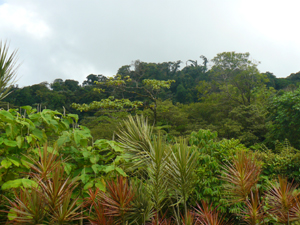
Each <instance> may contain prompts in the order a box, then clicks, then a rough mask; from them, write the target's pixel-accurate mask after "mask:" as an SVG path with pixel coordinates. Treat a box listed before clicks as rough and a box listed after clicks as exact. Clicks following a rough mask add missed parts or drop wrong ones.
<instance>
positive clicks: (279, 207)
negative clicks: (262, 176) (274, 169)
mask: <svg viewBox="0 0 300 225" xmlns="http://www.w3.org/2000/svg"><path fill="white" fill-rule="evenodd" d="M297 187H298V185H295V184H293V183H289V182H288V181H287V178H282V177H281V176H279V177H278V181H276V182H275V183H273V184H271V186H270V189H269V191H268V192H267V194H266V197H267V199H268V206H269V210H268V212H269V214H271V215H272V216H274V217H275V218H276V219H277V220H278V221H279V222H280V223H284V224H289V223H290V222H292V221H295V220H298V219H299V214H298V212H297V210H296V209H297V205H298V201H299V193H297V192H296V188H297Z"/></svg>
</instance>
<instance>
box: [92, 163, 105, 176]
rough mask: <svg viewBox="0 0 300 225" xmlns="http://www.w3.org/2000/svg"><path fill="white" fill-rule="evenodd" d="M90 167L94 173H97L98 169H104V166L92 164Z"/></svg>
mask: <svg viewBox="0 0 300 225" xmlns="http://www.w3.org/2000/svg"><path fill="white" fill-rule="evenodd" d="M92 169H93V170H94V172H95V174H98V173H99V172H100V171H103V170H104V169H105V166H103V165H98V164H94V165H92Z"/></svg>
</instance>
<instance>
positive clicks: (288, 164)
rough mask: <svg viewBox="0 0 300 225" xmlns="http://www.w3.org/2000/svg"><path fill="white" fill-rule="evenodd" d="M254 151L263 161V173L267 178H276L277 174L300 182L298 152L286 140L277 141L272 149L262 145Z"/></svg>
mask: <svg viewBox="0 0 300 225" xmlns="http://www.w3.org/2000/svg"><path fill="white" fill-rule="evenodd" d="M256 151H257V154H258V157H259V159H260V160H261V161H262V162H263V175H264V176H265V177H266V178H267V179H268V180H273V179H276V178H277V176H278V174H279V175H282V176H284V177H287V178H289V179H290V180H295V181H296V182H297V183H298V182H300V179H299V175H300V171H299V168H300V152H299V150H297V149H295V148H293V147H291V145H290V143H289V142H288V141H287V140H285V141H284V142H283V143H280V142H277V143H276V145H275V149H274V150H272V149H268V148H266V147H263V146H262V147H261V148H259V149H257V150H256Z"/></svg>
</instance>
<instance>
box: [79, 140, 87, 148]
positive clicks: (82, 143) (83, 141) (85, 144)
mask: <svg viewBox="0 0 300 225" xmlns="http://www.w3.org/2000/svg"><path fill="white" fill-rule="evenodd" d="M80 145H81V146H82V147H86V146H87V145H88V140H87V139H80Z"/></svg>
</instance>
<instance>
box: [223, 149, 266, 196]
mask: <svg viewBox="0 0 300 225" xmlns="http://www.w3.org/2000/svg"><path fill="white" fill-rule="evenodd" d="M260 173H261V165H259V164H258V163H257V161H256V159H255V157H254V156H253V155H252V154H251V153H247V154H246V152H245V151H240V152H238V153H237V155H236V158H235V159H233V162H232V163H229V164H228V165H225V166H224V172H223V175H224V176H223V177H222V178H223V180H225V181H227V182H228V184H227V186H226V190H227V193H228V195H229V197H230V200H231V201H233V202H240V201H246V199H247V197H248V195H249V194H250V191H251V189H252V188H253V186H254V185H255V184H256V183H257V182H258V180H259V175H260Z"/></svg>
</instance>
